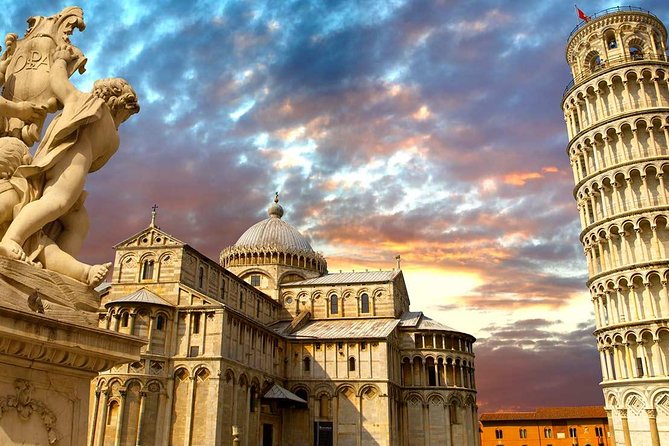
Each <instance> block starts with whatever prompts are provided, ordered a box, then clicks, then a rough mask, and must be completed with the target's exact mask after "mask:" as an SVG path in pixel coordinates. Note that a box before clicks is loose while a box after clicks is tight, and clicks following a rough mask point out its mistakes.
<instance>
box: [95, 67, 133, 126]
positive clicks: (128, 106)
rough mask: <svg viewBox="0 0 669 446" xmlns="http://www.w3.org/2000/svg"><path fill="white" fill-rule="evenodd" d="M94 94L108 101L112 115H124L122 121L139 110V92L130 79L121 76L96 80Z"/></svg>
mask: <svg viewBox="0 0 669 446" xmlns="http://www.w3.org/2000/svg"><path fill="white" fill-rule="evenodd" d="M93 94H94V95H95V96H97V97H99V98H100V99H102V100H103V101H105V102H106V103H107V106H109V109H110V110H111V112H112V115H114V116H116V115H124V119H122V121H125V120H126V119H128V118H129V117H130V116H132V115H134V114H135V113H138V112H139V103H138V102H137V93H135V90H133V88H132V87H131V86H130V84H129V83H128V81H126V80H125V79H121V78H120V77H112V78H109V79H100V80H97V81H95V83H94V84H93ZM122 121H121V122H122Z"/></svg>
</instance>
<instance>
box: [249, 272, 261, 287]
mask: <svg viewBox="0 0 669 446" xmlns="http://www.w3.org/2000/svg"><path fill="white" fill-rule="evenodd" d="M251 286H260V274H251Z"/></svg>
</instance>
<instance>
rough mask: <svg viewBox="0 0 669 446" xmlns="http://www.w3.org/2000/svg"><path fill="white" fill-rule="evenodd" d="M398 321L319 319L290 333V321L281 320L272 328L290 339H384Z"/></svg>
mask: <svg viewBox="0 0 669 446" xmlns="http://www.w3.org/2000/svg"><path fill="white" fill-rule="evenodd" d="M398 323H399V320H398V319H379V318H374V319H329V320H318V321H311V322H309V323H307V324H306V325H305V326H304V327H302V328H298V329H297V330H295V331H294V332H292V333H290V334H285V332H284V330H285V328H286V327H287V326H288V325H289V324H290V322H280V323H278V324H275V325H273V326H272V327H271V328H272V329H273V330H274V331H276V332H278V333H280V334H281V335H282V336H285V337H287V338H289V339H370V338H381V339H382V338H386V337H388V335H390V333H392V331H393V330H394V329H395V327H396V326H397V324H398Z"/></svg>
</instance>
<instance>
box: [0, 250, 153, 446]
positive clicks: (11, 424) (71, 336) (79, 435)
mask: <svg viewBox="0 0 669 446" xmlns="http://www.w3.org/2000/svg"><path fill="white" fill-rule="evenodd" d="M3 260H4V259H3ZM0 269H2V265H0ZM12 274H13V273H12ZM51 274H52V273H51ZM50 280H51V279H50V278H49V277H40V275H39V274H38V275H35V276H31V277H30V278H29V280H27V282H30V285H26V284H25V283H19V281H20V278H18V277H17V278H16V280H15V279H11V280H8V279H7V274H6V273H5V272H4V271H0V445H3V446H4V445H13V444H18V445H57V446H81V445H85V444H87V442H86V437H87V434H88V432H87V425H88V423H87V420H88V406H89V399H90V380H91V379H92V378H93V377H95V376H96V375H97V373H98V372H100V371H103V370H107V369H110V368H111V367H113V366H115V365H118V364H122V363H126V362H131V361H135V360H137V359H139V352H140V348H141V346H142V345H143V341H141V340H140V339H138V338H135V337H132V336H126V335H122V334H119V333H116V332H111V331H108V330H103V329H100V328H98V327H97V313H93V312H84V311H81V310H76V309H74V308H72V307H74V306H75V305H76V302H77V301H78V300H79V299H80V297H81V296H77V294H76V293H74V292H73V293H72V295H71V296H67V295H66V293H65V292H61V293H58V291H57V287H54V288H51V289H50V291H47V293H49V294H50V296H49V297H48V301H46V300H45V301H42V299H41V295H42V291H41V290H42V289H46V288H42V287H47V284H46V282H48V281H50ZM51 283H53V281H52V282H51ZM35 285H37V286H39V289H40V292H39V293H37V294H35V293H34V291H33V292H31V289H33V290H34V289H35ZM89 297H90V296H89ZM89 297H87V299H88V298H89ZM54 302H65V303H68V304H69V305H68V306H61V305H57V304H55V303H54Z"/></svg>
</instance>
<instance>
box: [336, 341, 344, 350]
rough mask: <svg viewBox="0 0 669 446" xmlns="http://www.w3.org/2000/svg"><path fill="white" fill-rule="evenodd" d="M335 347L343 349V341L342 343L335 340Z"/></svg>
mask: <svg viewBox="0 0 669 446" xmlns="http://www.w3.org/2000/svg"><path fill="white" fill-rule="evenodd" d="M337 348H338V349H339V350H343V348H344V343H343V342H337Z"/></svg>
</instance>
